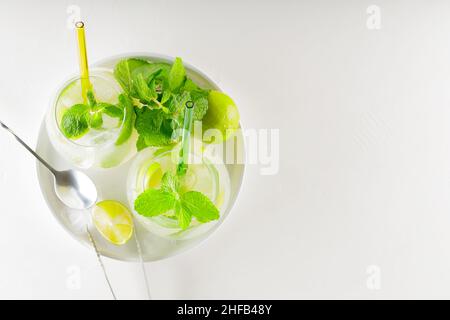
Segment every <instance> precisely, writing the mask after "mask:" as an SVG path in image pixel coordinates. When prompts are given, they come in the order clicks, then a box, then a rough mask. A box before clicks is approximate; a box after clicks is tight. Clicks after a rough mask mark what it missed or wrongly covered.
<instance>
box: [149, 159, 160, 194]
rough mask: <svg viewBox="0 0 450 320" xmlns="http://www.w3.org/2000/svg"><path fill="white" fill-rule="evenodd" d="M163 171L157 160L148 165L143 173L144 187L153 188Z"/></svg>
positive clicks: (157, 184)
mask: <svg viewBox="0 0 450 320" xmlns="http://www.w3.org/2000/svg"><path fill="white" fill-rule="evenodd" d="M162 176H163V172H162V169H161V165H160V164H159V163H158V162H154V163H152V164H151V165H150V167H148V169H147V173H146V174H145V186H146V189H154V188H156V187H158V186H159V184H160V183H161V178H162Z"/></svg>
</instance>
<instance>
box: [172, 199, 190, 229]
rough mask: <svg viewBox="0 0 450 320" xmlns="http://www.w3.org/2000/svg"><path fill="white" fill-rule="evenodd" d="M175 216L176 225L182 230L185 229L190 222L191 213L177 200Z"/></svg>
mask: <svg viewBox="0 0 450 320" xmlns="http://www.w3.org/2000/svg"><path fill="white" fill-rule="evenodd" d="M175 217H176V218H177V220H178V225H179V226H180V228H181V229H183V230H186V229H187V228H188V227H189V225H190V224H191V221H192V215H191V214H190V213H189V211H186V210H184V209H183V207H182V206H181V204H180V203H179V202H178V203H177V204H176V205H175Z"/></svg>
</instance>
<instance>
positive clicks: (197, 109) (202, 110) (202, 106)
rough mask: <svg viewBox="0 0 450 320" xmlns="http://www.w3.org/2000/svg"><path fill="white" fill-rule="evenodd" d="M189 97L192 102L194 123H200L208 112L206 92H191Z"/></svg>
mask: <svg viewBox="0 0 450 320" xmlns="http://www.w3.org/2000/svg"><path fill="white" fill-rule="evenodd" d="M190 95H191V98H192V101H193V102H194V121H195V120H197V121H201V120H202V119H203V117H204V116H205V115H206V112H207V111H208V91H206V90H202V91H192V92H191V93H190Z"/></svg>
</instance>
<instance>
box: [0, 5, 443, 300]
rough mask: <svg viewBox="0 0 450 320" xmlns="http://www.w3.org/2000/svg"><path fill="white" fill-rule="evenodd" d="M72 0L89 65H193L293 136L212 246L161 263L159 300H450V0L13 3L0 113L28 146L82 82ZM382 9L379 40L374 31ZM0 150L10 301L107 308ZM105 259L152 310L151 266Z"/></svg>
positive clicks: (5, 147) (70, 244) (3, 277)
mask: <svg viewBox="0 0 450 320" xmlns="http://www.w3.org/2000/svg"><path fill="white" fill-rule="evenodd" d="M70 4H76V5H79V6H80V7H81V13H82V16H83V18H84V20H85V21H86V23H87V37H88V41H89V46H88V49H89V55H90V60H91V62H94V61H96V60H99V59H101V58H104V57H105V56H110V55H115V54H120V53H125V52H135V51H150V52H158V53H162V54H167V55H171V56H181V57H183V58H184V60H185V61H187V62H189V63H191V64H193V65H194V66H196V67H198V68H199V69H201V70H202V71H204V72H205V73H206V74H208V75H209V76H210V77H211V78H212V79H214V80H215V81H217V83H218V84H219V85H220V86H221V87H222V88H223V89H224V91H226V92H228V93H229V94H230V95H231V96H232V97H233V98H234V99H235V100H236V102H237V103H238V105H239V107H240V111H241V115H242V123H243V125H244V126H245V127H246V128H255V129H260V128H269V129H270V128H274V129H280V139H281V141H280V170H279V173H278V174H277V175H274V176H262V175H260V167H259V166H256V165H253V166H249V167H248V170H247V174H246V179H245V184H244V187H243V190H242V193H241V195H240V198H239V200H238V203H237V205H236V207H235V209H234V210H233V212H232V213H231V215H230V216H229V218H228V219H227V220H226V221H225V223H224V224H223V225H222V226H221V227H220V228H219V230H218V231H217V232H216V233H215V234H214V235H213V236H212V237H210V238H209V239H208V240H207V241H206V242H204V243H202V244H201V245H200V246H198V247H196V248H195V249H192V250H190V251H189V252H186V253H184V254H182V255H180V256H177V257H174V258H170V259H167V260H164V261H160V262H156V263H151V264H149V265H148V272H149V278H150V279H149V280H150V283H151V287H152V293H153V296H154V298H161V299H170V298H189V299H190V298H275V299H279V298H288V299H291V298H450V289H449V288H450V273H449V270H450V232H449V230H450V197H449V194H450V125H449V123H450V90H449V87H450V38H449V34H450V3H449V2H448V1H444V0H442V1H438V0H435V1H393V0H390V1H381V0H378V1H356V0H355V1H339V3H338V1H331V0H329V1H308V2H307V1H266V0H263V1H256V0H255V1H245V3H244V1H230V0H228V1H211V0H210V1H207V0H203V1H162V0H160V1H95V3H94V1H76V0H72V1H60V0H59V1H56V0H54V1H39V2H37V1H29V2H25V1H19V0H15V1H2V2H1V3H0V39H1V42H0V49H1V56H0V71H1V72H0V119H2V120H3V121H4V122H6V123H7V124H9V125H10V126H11V127H12V128H14V129H15V130H16V131H17V132H18V133H19V134H21V135H22V136H23V137H24V138H25V140H27V141H29V142H30V143H32V144H34V143H35V142H36V139H37V133H38V131H39V127H40V124H41V119H42V117H43V116H44V113H45V112H46V109H47V107H48V105H49V100H50V97H51V96H52V94H53V93H54V91H55V90H56V88H57V87H58V85H59V84H60V82H61V81H62V80H63V79H65V78H66V77H67V76H68V75H69V74H71V73H73V72H75V71H76V70H77V56H76V50H75V49H76V46H75V37H74V34H73V32H72V31H70V30H68V29H67V27H66V21H67V18H68V15H67V13H66V9H67V7H68V5H70ZM371 4H375V5H378V6H379V7H380V9H381V29H380V30H369V29H368V28H367V26H366V20H367V18H368V17H369V16H368V14H367V13H366V9H367V7H368V6H369V5H371ZM0 150H1V151H0V152H1V156H0V214H1V223H0V226H1V227H0V253H1V262H0V298H56V299H81V298H87V299H91V298H98V299H109V298H110V295H109V292H108V290H107V287H106V284H105V282H104V279H103V277H102V274H101V271H100V269H99V267H98V265H97V262H96V259H95V255H94V253H93V252H92V251H89V250H88V249H86V248H85V247H83V246H82V245H80V244H79V243H77V242H76V241H74V240H73V239H72V238H71V237H70V236H69V235H68V234H67V233H66V232H65V231H64V230H63V229H62V228H61V227H60V226H59V225H58V224H57V222H56V220H55V219H54V218H53V216H52V215H51V213H50V211H49V210H48V209H47V208H46V205H45V202H44V200H43V198H42V197H41V193H40V190H39V186H38V181H37V177H36V172H35V171H36V169H35V163H34V161H33V159H32V158H31V157H30V156H29V155H28V154H27V153H26V152H25V151H24V150H22V148H21V147H20V146H19V145H18V144H17V143H16V142H15V141H14V140H13V139H11V138H10V137H9V136H8V135H7V134H6V133H1V134H0ZM106 265H107V268H108V270H109V271H110V274H111V277H112V283H113V286H114V287H115V289H116V291H117V292H118V296H119V298H121V299H127V298H145V292H144V287H143V283H142V277H141V273H140V269H139V265H135V264H129V263H122V262H117V261H113V260H109V259H107V261H106ZM372 265H374V266H376V268H375V269H374V270H378V271H380V273H379V274H376V275H379V276H380V277H379V280H380V281H381V282H380V285H381V286H380V287H379V290H373V289H376V287H373V286H370V285H369V286H368V285H367V281H368V280H369V283H371V282H370V280H373V276H374V274H373V273H372V274H368V273H367V270H368V268H369V269H370V266H372ZM77 271H79V275H80V287H79V288H76V287H75V288H74V287H73V286H72V285H71V283H72V284H73V282H71V281H72V280H73V276H74V275H75V276H76V274H77ZM74 272H75V273H74Z"/></svg>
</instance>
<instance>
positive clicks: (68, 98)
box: [46, 69, 137, 169]
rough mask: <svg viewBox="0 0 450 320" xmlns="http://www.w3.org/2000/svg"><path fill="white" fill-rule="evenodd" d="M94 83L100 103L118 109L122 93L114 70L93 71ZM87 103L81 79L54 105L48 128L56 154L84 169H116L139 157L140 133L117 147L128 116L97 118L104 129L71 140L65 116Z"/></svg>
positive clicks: (59, 95) (64, 90)
mask: <svg viewBox="0 0 450 320" xmlns="http://www.w3.org/2000/svg"><path fill="white" fill-rule="evenodd" d="M90 81H91V83H92V86H93V89H94V92H95V99H96V100H97V101H99V102H101V103H103V104H111V105H117V103H118V97H119V95H120V94H121V93H122V89H121V87H120V85H119V84H118V83H117V81H116V80H115V79H114V76H113V73H112V70H108V69H96V70H93V71H92V72H91V76H90ZM83 103H85V101H84V100H83V97H82V89H81V79H80V78H79V77H78V78H73V79H71V80H69V81H68V82H66V83H65V84H64V85H63V86H62V87H61V89H60V90H59V91H58V93H57V95H56V97H55V99H54V100H53V101H52V104H51V108H50V110H49V112H48V113H47V116H46V127H47V132H48V135H49V139H50V141H51V143H52V145H53V147H54V148H55V149H56V151H57V152H58V153H59V154H60V155H61V156H63V157H64V158H65V159H66V160H67V161H69V162H70V163H71V164H73V165H74V166H76V167H79V168H82V169H88V168H104V169H107V168H112V167H115V166H118V165H120V164H122V163H124V162H126V161H127V160H129V159H131V158H132V157H133V156H134V155H135V154H136V139H137V138H136V133H135V132H132V133H131V135H130V137H129V138H128V139H127V140H126V141H122V142H121V143H120V144H119V143H117V142H118V139H119V138H120V135H121V133H122V132H123V130H125V129H124V127H125V126H126V125H127V121H129V119H126V116H125V114H124V115H123V116H120V117H112V116H110V115H108V113H106V112H103V113H101V114H99V116H98V118H96V121H100V122H99V123H101V124H100V125H97V126H96V127H95V128H89V130H88V131H87V132H86V133H85V134H83V135H82V136H81V137H75V138H71V137H70V138H69V137H67V134H65V132H64V128H63V122H64V115H65V114H66V113H67V112H68V110H69V109H70V108H71V107H73V106H74V105H77V104H83ZM89 112H91V113H92V112H93V111H89ZM88 116H89V115H88ZM91 116H92V114H91ZM91 118H92V117H91ZM90 121H91V120H90ZM131 129H132V128H131Z"/></svg>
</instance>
